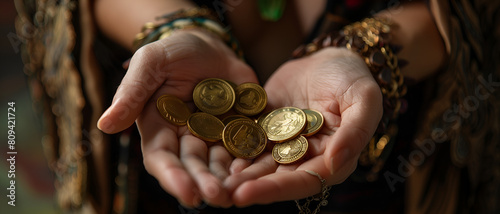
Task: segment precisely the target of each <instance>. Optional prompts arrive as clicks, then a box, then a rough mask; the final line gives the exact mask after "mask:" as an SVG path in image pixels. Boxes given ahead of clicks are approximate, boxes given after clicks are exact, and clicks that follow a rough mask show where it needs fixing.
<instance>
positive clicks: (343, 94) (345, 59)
mask: <svg viewBox="0 0 500 214" xmlns="http://www.w3.org/2000/svg"><path fill="white" fill-rule="evenodd" d="M346 51H347V50H345V51H344V50H331V51H323V52H319V53H317V54H316V55H315V56H314V57H308V58H304V59H300V60H294V61H290V62H288V63H286V64H284V65H283V66H282V67H281V68H279V69H278V70H277V71H276V73H275V74H274V75H273V76H272V77H271V79H270V80H269V81H268V82H267V83H266V86H265V89H266V91H267V93H268V99H269V105H270V106H271V107H272V108H277V107H283V106H295V107H299V108H309V109H314V110H318V111H320V112H322V114H323V116H324V118H325V125H324V128H323V129H322V130H321V131H320V132H319V133H317V134H316V135H314V136H312V137H309V138H308V141H309V151H308V155H307V156H306V159H304V160H303V161H300V162H298V163H295V164H292V165H279V164H276V163H275V162H274V160H273V158H272V157H271V154H270V153H269V152H268V153H266V154H264V155H262V156H261V157H259V158H258V159H257V160H255V161H254V162H253V163H252V164H247V165H246V166H241V167H240V170H239V171H238V172H237V173H234V174H233V175H231V176H230V177H228V178H227V179H226V181H225V184H226V186H228V188H229V189H230V190H233V189H234V193H233V200H234V202H235V203H236V204H238V205H250V204H254V203H270V202H274V201H283V200H292V199H298V198H303V197H306V196H310V195H313V194H316V193H318V192H319V189H320V185H319V181H318V178H316V177H314V176H311V175H310V174H308V173H306V172H305V171H304V170H311V171H314V172H316V173H318V174H320V175H321V176H322V177H323V178H326V179H327V183H328V184H329V185H332V184H337V183H340V182H342V181H343V180H345V178H347V177H348V176H349V175H350V174H351V173H352V171H353V170H354V168H355V166H356V163H357V157H358V156H359V153H360V152H361V149H362V148H363V147H364V146H365V145H366V143H367V142H368V139H369V137H370V136H371V134H373V132H374V130H375V128H376V126H377V123H378V120H379V119H380V116H381V98H380V90H379V89H378V86H377V84H376V83H375V82H374V81H373V78H372V77H371V75H370V73H369V72H368V71H367V68H366V66H365V65H364V63H363V61H361V60H360V59H359V58H356V56H353V55H352V53H350V52H346ZM346 150H347V151H348V152H343V151H346ZM341 153H346V155H345V156H346V157H345V158H346V159H347V160H346V161H345V162H343V161H342V160H341V158H340V156H341V155H340V154H341ZM332 158H333V159H332ZM342 162H343V163H342ZM331 173H333V174H331ZM291 187H293V188H291Z"/></svg>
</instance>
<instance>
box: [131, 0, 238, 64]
mask: <svg viewBox="0 0 500 214" xmlns="http://www.w3.org/2000/svg"><path fill="white" fill-rule="evenodd" d="M157 21H158V23H151V22H149V23H146V24H145V25H144V27H143V29H142V31H141V32H140V33H138V34H137V35H136V38H135V40H134V42H133V47H134V49H136V50H137V49H138V48H140V47H141V46H143V45H145V44H148V43H150V42H154V41H157V40H161V39H164V38H167V37H169V36H170V35H172V34H173V33H175V32H176V31H179V30H183V31H184V30H186V31H188V32H191V33H193V34H194V35H196V36H198V37H200V38H202V39H208V40H211V39H213V38H214V35H215V37H219V38H220V39H222V41H224V42H225V43H226V44H227V45H228V46H229V47H230V48H231V49H233V51H234V52H235V53H236V55H237V56H238V57H240V58H242V57H243V53H242V51H241V49H240V48H239V44H238V42H237V41H236V39H235V38H234V37H232V35H231V34H230V33H229V32H228V31H227V30H225V29H224V28H223V27H222V24H221V23H220V22H218V21H217V19H216V18H215V16H214V15H213V13H212V12H211V11H210V10H208V9H206V8H201V9H200V8H193V9H190V10H180V11H177V12H174V13H171V14H167V15H165V16H162V17H159V18H158V19H157ZM207 35H208V36H209V37H206V36H207Z"/></svg>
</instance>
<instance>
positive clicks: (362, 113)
mask: <svg viewBox="0 0 500 214" xmlns="http://www.w3.org/2000/svg"><path fill="white" fill-rule="evenodd" d="M343 100H344V102H341V103H340V111H341V122H340V127H339V128H338V129H337V131H336V132H335V134H334V135H333V139H332V143H329V144H328V145H327V148H326V151H325V155H326V158H325V164H326V166H328V167H329V169H330V173H331V174H335V173H338V172H340V171H345V169H342V168H343V167H345V166H350V167H352V166H355V164H353V162H356V161H357V158H358V156H359V154H360V153H361V151H362V150H363V148H364V147H365V146H366V144H367V143H368V141H369V140H370V138H371V137H372V136H373V134H374V132H375V130H376V128H377V125H378V123H379V121H380V118H381V116H382V96H381V93H380V89H379V88H378V86H377V84H376V83H374V81H373V79H370V78H363V79H361V80H359V81H357V82H356V83H355V84H354V85H352V86H351V87H350V89H349V90H348V91H347V92H346V93H344V97H343ZM331 108H332V109H335V108H337V107H333V106H332V107H331ZM348 171H349V170H348ZM350 171H352V170H350Z"/></svg>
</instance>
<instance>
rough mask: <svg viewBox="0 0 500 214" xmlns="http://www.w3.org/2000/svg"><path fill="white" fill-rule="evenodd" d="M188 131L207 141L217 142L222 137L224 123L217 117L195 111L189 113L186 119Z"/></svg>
mask: <svg viewBox="0 0 500 214" xmlns="http://www.w3.org/2000/svg"><path fill="white" fill-rule="evenodd" d="M187 125H188V128H189V131H190V132H191V133H192V134H193V135H194V136H196V137H199V138H200V139H202V140H205V141H209V142H217V141H219V140H220V139H222V130H223V129H224V124H223V123H222V121H220V120H219V118H217V117H215V116H213V115H210V114H207V113H204V112H197V113H193V114H191V116H189V118H188V120H187Z"/></svg>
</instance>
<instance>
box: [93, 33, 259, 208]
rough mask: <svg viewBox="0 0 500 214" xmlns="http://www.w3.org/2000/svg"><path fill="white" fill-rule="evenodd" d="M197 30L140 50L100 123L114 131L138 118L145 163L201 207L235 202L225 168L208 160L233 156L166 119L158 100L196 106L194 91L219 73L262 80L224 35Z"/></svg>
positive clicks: (168, 187)
mask: <svg viewBox="0 0 500 214" xmlns="http://www.w3.org/2000/svg"><path fill="white" fill-rule="evenodd" d="M192 33H193V32H179V33H177V34H174V35H172V36H171V37H169V38H167V39H164V40H160V41H157V42H155V43H151V44H149V45H147V46H146V47H144V48H142V49H140V50H139V51H137V52H136V53H135V54H134V57H133V58H132V60H131V62H130V67H129V70H128V71H127V74H126V76H125V77H124V79H123V80H122V83H121V84H120V86H119V88H118V90H117V92H116V94H115V98H114V101H113V105H112V106H111V107H110V109H109V110H108V111H107V112H106V113H105V114H104V115H103V117H102V118H101V121H100V122H99V126H100V128H102V129H103V130H104V131H106V132H108V133H113V132H117V131H120V130H123V129H125V128H126V127H128V126H130V125H131V124H132V123H133V122H134V120H135V121H136V123H137V126H138V128H139V131H140V133H141V139H142V151H143V156H144V165H145V167H146V169H147V170H148V172H149V173H150V174H151V175H153V176H154V177H155V178H156V179H157V180H158V181H159V183H160V185H162V187H163V188H164V189H165V190H166V191H168V192H169V193H171V194H172V195H174V196H175V197H177V198H178V199H179V201H181V202H182V203H183V204H185V205H190V206H193V205H196V204H198V203H199V202H200V200H201V199H204V200H206V201H209V202H213V203H216V204H223V203H225V202H226V203H227V201H228V200H229V199H228V194H227V193H225V192H224V190H223V188H222V181H221V179H220V178H221V176H224V173H223V172H224V170H223V169H222V170H219V169H220V168H221V167H217V166H214V165H216V164H212V166H209V164H208V163H209V162H213V163H217V162H221V161H225V162H227V161H231V160H232V158H231V156H230V155H229V153H227V151H225V149H224V148H223V147H222V146H220V145H213V146H210V147H209V146H207V144H206V143H205V142H204V141H202V140H200V139H198V138H196V137H194V136H192V135H191V134H190V133H189V131H188V130H187V128H186V127H185V126H184V127H177V126H174V125H172V124H170V123H168V122H167V121H166V120H164V119H163V118H162V117H161V116H160V114H159V113H158V111H157V109H156V99H158V97H160V96H161V95H163V94H170V95H174V96H176V97H178V98H180V99H181V100H183V101H184V102H186V103H187V104H188V106H190V108H192V110H194V104H193V101H192V91H193V89H194V87H195V85H196V84H197V83H198V82H200V81H201V80H203V79H205V78H209V77H216V78H222V79H226V80H231V81H233V82H235V83H237V84H239V83H243V82H257V78H256V76H255V74H254V72H253V71H252V70H251V69H250V68H249V67H248V66H247V65H246V64H245V63H244V62H242V61H241V60H239V59H238V58H237V57H236V56H235V55H234V54H232V53H231V50H229V49H228V48H227V47H226V46H225V44H223V43H222V42H221V41H219V39H217V38H212V37H210V36H207V35H201V37H200V34H199V33H198V34H196V33H195V34H192ZM124 109H125V110H124ZM212 172H214V173H212Z"/></svg>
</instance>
